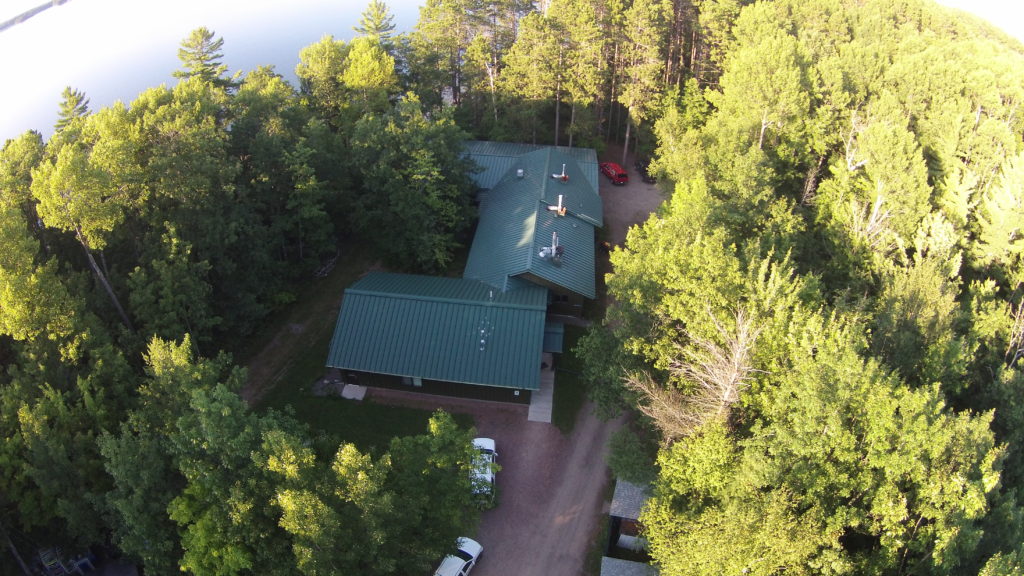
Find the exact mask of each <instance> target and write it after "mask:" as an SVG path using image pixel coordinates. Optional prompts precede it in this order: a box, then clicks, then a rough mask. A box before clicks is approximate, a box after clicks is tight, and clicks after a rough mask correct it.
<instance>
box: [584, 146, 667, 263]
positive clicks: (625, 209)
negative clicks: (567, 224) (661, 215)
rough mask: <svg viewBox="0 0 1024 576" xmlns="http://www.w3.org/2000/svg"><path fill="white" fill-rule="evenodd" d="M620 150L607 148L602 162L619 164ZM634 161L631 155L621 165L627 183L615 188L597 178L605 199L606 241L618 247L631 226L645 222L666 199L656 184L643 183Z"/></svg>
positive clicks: (602, 178)
mask: <svg viewBox="0 0 1024 576" xmlns="http://www.w3.org/2000/svg"><path fill="white" fill-rule="evenodd" d="M621 160H622V148H621V147H619V146H610V147H609V148H608V150H607V151H606V152H605V153H604V154H603V156H602V158H601V161H602V162H605V161H609V162H620V161H621ZM634 162H635V159H634V158H633V157H632V156H630V157H629V164H628V165H627V166H623V168H625V169H626V172H627V173H629V182H627V183H626V184H625V185H623V186H614V185H612V183H611V182H609V181H608V179H607V178H605V177H604V175H601V176H600V183H601V184H600V192H601V198H602V199H603V200H604V225H605V230H606V232H607V238H608V242H610V243H612V244H614V245H620V244H622V243H623V242H625V241H626V231H627V230H628V229H629V227H630V226H632V225H634V224H639V223H642V222H645V221H647V219H648V218H649V217H650V215H651V213H653V212H656V211H657V210H658V207H659V206H661V203H662V202H664V201H665V196H664V195H663V194H662V192H661V190H660V189H659V188H658V185H656V184H645V183H644V181H643V180H641V179H640V175H639V174H637V171H636V169H635V168H634V167H633V163H634Z"/></svg>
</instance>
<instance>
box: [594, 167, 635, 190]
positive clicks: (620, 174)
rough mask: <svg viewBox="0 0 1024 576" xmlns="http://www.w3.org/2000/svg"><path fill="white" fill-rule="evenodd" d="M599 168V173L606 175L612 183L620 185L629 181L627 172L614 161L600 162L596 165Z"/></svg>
mask: <svg viewBox="0 0 1024 576" xmlns="http://www.w3.org/2000/svg"><path fill="white" fill-rule="evenodd" d="M597 166H598V168H600V169H601V173H602V174H604V175H605V176H607V177H608V179H609V180H611V181H612V184H618V185H622V184H625V183H626V182H629V174H626V171H625V170H623V169H622V166H619V165H618V164H616V163H615V162H601V163H600V164H598V165H597Z"/></svg>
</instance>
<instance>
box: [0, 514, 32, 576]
mask: <svg viewBox="0 0 1024 576" xmlns="http://www.w3.org/2000/svg"><path fill="white" fill-rule="evenodd" d="M0 533H3V535H4V540H6V541H7V548H8V549H9V550H10V551H11V555H12V556H14V559H15V560H17V562H18V566H20V567H21V573H22V574H24V575H25V576H32V572H30V571H29V569H28V566H27V565H26V564H25V561H24V560H22V559H21V554H19V553H18V549H17V548H15V547H14V542H12V541H11V536H10V534H8V533H7V530H6V529H5V528H4V526H3V525H2V524H0Z"/></svg>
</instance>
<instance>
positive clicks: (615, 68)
mask: <svg viewBox="0 0 1024 576" xmlns="http://www.w3.org/2000/svg"><path fill="white" fill-rule="evenodd" d="M618 78H619V44H618V42H616V43H615V55H614V56H613V57H612V91H611V97H610V98H609V99H608V130H607V131H606V132H605V137H604V139H605V140H611V139H612V124H613V123H614V122H615V120H614V118H613V117H614V116H615V88H616V85H615V81H616V80H618Z"/></svg>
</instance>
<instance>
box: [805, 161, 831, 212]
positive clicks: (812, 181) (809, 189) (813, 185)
mask: <svg viewBox="0 0 1024 576" xmlns="http://www.w3.org/2000/svg"><path fill="white" fill-rule="evenodd" d="M825 158H826V156H825V155H824V154H822V155H821V156H819V157H818V163H817V164H815V165H814V166H812V167H811V169H810V170H808V171H807V176H806V177H805V178H804V193H803V194H802V195H801V196H800V205H801V206H810V205H811V203H813V202H814V194H815V193H816V192H817V191H818V176H820V175H821V169H822V167H823V166H825Z"/></svg>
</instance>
